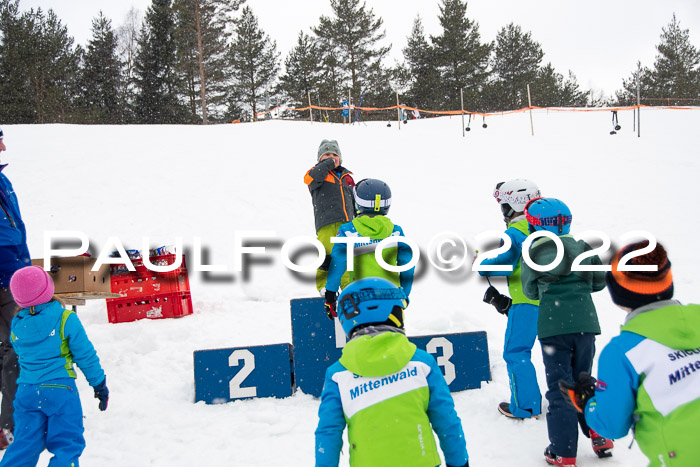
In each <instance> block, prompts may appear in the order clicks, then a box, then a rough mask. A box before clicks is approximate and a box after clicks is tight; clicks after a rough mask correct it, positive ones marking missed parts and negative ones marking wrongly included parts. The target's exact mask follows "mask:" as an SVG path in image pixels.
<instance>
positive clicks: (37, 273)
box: [10, 266, 53, 308]
mask: <svg viewBox="0 0 700 467" xmlns="http://www.w3.org/2000/svg"><path fill="white" fill-rule="evenodd" d="M10 291H11V292H12V296H13V297H14V298H15V302H16V303H17V305H19V306H21V307H22V308H29V307H30V306H36V305H41V304H43V303H48V302H50V301H51V298H52V297H53V279H51V277H50V276H49V275H48V274H47V273H46V271H44V269H43V268H41V267H39V266H27V267H25V268H22V269H20V270H19V271H17V272H15V273H14V275H13V276H12V279H10Z"/></svg>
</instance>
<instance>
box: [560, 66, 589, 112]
mask: <svg viewBox="0 0 700 467" xmlns="http://www.w3.org/2000/svg"><path fill="white" fill-rule="evenodd" d="M590 94H591V91H581V88H580V86H579V84H578V80H577V79H576V75H574V72H573V71H571V70H569V76H568V77H567V78H566V80H564V84H563V86H562V88H561V100H562V102H563V104H562V105H564V106H566V107H585V106H586V104H588V98H589V97H590Z"/></svg>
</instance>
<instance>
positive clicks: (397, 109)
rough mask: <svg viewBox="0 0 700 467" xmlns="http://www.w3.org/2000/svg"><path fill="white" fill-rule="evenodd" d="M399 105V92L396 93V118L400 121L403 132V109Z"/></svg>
mask: <svg viewBox="0 0 700 467" xmlns="http://www.w3.org/2000/svg"><path fill="white" fill-rule="evenodd" d="M399 105H400V104H399V91H396V116H397V117H398V119H399V130H401V107H399Z"/></svg>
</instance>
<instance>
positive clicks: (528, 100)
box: [527, 84, 535, 136]
mask: <svg viewBox="0 0 700 467" xmlns="http://www.w3.org/2000/svg"><path fill="white" fill-rule="evenodd" d="M527 105H528V107H529V108H530V131H532V136H535V124H534V123H533V122H532V99H531V98H530V85H529V84H528V85H527Z"/></svg>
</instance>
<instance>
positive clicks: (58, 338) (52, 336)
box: [0, 266, 109, 467]
mask: <svg viewBox="0 0 700 467" xmlns="http://www.w3.org/2000/svg"><path fill="white" fill-rule="evenodd" d="M10 291H11V292H12V295H13V296H14V299H15V302H17V304H18V305H19V306H21V307H22V309H21V310H20V311H19V313H17V315H16V316H15V317H14V319H13V320H12V326H11V336H10V338H11V339H12V345H13V347H14V348H15V352H17V355H18V356H19V365H20V373H19V379H18V380H17V395H16V396H15V403H14V406H15V433H14V435H15V440H14V442H13V443H12V444H11V445H10V447H9V448H8V449H7V452H6V453H5V456H4V457H3V458H2V461H0V467H5V466H8V467H9V466H12V467H20V466H22V467H24V466H36V463H37V461H38V460H39V455H40V454H41V453H42V452H43V451H44V449H48V450H49V452H51V453H52V454H53V455H54V456H53V458H52V459H51V465H52V466H53V465H56V466H57V467H58V466H71V467H77V466H78V459H79V458H80V454H82V452H83V449H85V438H84V437H83V431H84V429H83V409H82V406H81V405H80V396H79V394H78V389H77V387H76V385H75V378H76V373H75V370H74V369H73V363H74V362H75V363H77V364H78V366H79V367H80V369H81V371H82V372H83V374H84V375H85V377H86V378H87V380H88V383H90V386H92V387H93V388H94V390H95V397H96V398H98V399H99V400H100V402H99V408H100V410H106V409H107V402H108V399H109V390H108V389H107V384H106V382H107V380H106V377H105V374H104V371H102V367H101V366H100V359H99V358H98V357H97V354H96V353H95V348H94V347H93V346H92V343H91V342H90V340H89V339H88V337H87V334H85V329H84V328H83V325H82V324H81V323H80V320H79V319H78V316H77V315H76V314H75V313H74V312H73V311H69V310H64V309H63V306H62V305H61V303H60V302H58V301H57V300H54V299H53V292H54V285H53V280H52V279H51V277H49V275H48V274H47V273H46V271H44V270H43V269H42V268H40V267H38V266H27V267H25V268H22V269H20V270H19V271H17V272H16V273H15V274H14V275H13V276H12V279H11V280H10Z"/></svg>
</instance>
